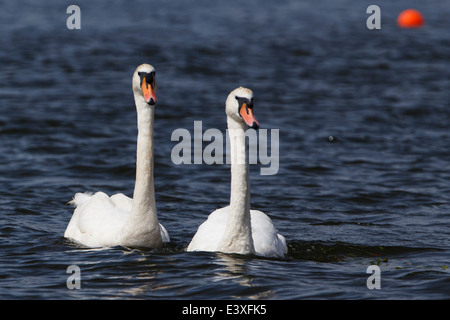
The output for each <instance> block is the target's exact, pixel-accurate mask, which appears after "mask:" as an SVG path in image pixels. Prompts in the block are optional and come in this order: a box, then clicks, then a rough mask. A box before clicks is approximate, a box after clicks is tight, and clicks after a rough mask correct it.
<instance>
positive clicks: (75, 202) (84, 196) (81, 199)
mask: <svg viewBox="0 0 450 320" xmlns="http://www.w3.org/2000/svg"><path fill="white" fill-rule="evenodd" d="M91 196H92V193H89V192H85V193H81V192H78V193H76V194H75V195H74V196H73V199H72V200H70V201H69V202H67V204H68V205H71V206H74V207H78V206H80V205H82V204H83V203H85V202H86V201H88V200H89V199H90V198H91Z"/></svg>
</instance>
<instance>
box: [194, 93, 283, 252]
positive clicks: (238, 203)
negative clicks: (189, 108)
mask: <svg viewBox="0 0 450 320" xmlns="http://www.w3.org/2000/svg"><path fill="white" fill-rule="evenodd" d="M226 113H227V123H228V132H229V135H230V151H231V196H230V205H229V206H226V207H224V208H221V209H217V210H215V211H214V212H213V213H211V214H210V215H209V217H208V219H207V220H206V221H205V222H203V224H201V225H200V227H199V228H198V230H197V233H196V234H195V235H194V237H193V238H192V241H191V242H190V244H189V246H188V248H187V251H218V252H223V253H238V254H255V255H258V256H264V257H278V258H281V257H284V256H285V254H286V253H287V246H286V239H285V238H284V237H283V236H282V235H280V234H278V233H277V230H276V228H275V227H274V225H273V223H272V221H271V219H270V218H269V217H268V216H267V215H266V214H265V213H263V212H261V211H258V210H250V180H249V173H248V159H247V154H246V141H245V130H246V129H247V126H249V127H251V128H254V129H257V128H258V127H259V123H258V121H257V120H256V118H255V116H254V114H253V92H252V91H251V90H250V89H247V88H243V87H239V88H237V89H235V90H233V91H232V92H231V93H230V94H229V95H228V98H227V101H226Z"/></svg>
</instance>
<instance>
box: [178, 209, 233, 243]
mask: <svg viewBox="0 0 450 320" xmlns="http://www.w3.org/2000/svg"><path fill="white" fill-rule="evenodd" d="M228 211H229V206H227V207H224V208H220V209H217V210H215V211H213V212H212V213H211V214H210V215H209V216H208V219H206V221H205V222H203V223H202V224H201V225H200V226H199V227H198V230H197V233H196V234H195V235H194V237H193V238H192V240H191V243H190V244H189V246H188V248H187V251H216V250H217V248H218V246H219V244H220V241H221V240H222V237H223V234H224V232H225V226H226V225H227V220H228Z"/></svg>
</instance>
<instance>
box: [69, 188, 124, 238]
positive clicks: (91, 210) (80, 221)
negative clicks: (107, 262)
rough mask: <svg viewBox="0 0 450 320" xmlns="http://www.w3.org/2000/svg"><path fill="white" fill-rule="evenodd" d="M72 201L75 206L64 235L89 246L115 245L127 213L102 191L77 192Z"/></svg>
mask: <svg viewBox="0 0 450 320" xmlns="http://www.w3.org/2000/svg"><path fill="white" fill-rule="evenodd" d="M80 195H81V196H80ZM73 202H74V204H75V205H76V206H77V207H76V209H75V211H74V213H73V216H72V219H71V220H70V222H69V225H68V226H67V229H66V231H65V233H64V236H65V237H66V238H71V239H73V240H75V241H77V242H79V243H81V244H84V245H86V246H89V247H97V246H105V243H108V244H109V245H115V243H116V242H117V241H118V239H117V235H118V234H119V231H120V229H121V228H122V226H123V224H124V222H125V220H126V219H127V217H128V213H127V212H126V211H124V210H122V209H121V208H119V207H117V206H116V205H115V203H114V202H113V201H112V200H111V198H110V197H108V195H106V194H105V193H103V192H97V193H95V194H94V195H92V196H89V195H85V194H79V195H76V196H75V198H74V200H73Z"/></svg>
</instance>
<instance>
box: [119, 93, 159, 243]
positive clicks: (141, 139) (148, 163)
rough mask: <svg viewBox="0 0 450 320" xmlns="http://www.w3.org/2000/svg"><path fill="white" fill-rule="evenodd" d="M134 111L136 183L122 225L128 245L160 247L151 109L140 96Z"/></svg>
mask: <svg viewBox="0 0 450 320" xmlns="http://www.w3.org/2000/svg"><path fill="white" fill-rule="evenodd" d="M135 103H136V109H137V125H138V136H137V152H136V155H137V156H136V183H135V186H134V193H133V206H132V209H131V213H130V217H129V219H128V220H127V223H126V224H125V226H124V236H126V237H127V238H128V239H130V240H129V241H127V242H131V243H129V244H128V243H127V244H128V245H130V246H131V245H133V242H134V241H135V244H137V245H139V244H142V243H143V242H145V243H146V244H147V245H148V246H152V247H157V246H160V245H161V244H162V238H161V233H160V228H159V222H158V217H157V213H156V204H155V187H154V182H153V122H154V106H150V105H148V104H147V103H146V102H145V101H144V99H143V97H142V96H140V95H137V94H135Z"/></svg>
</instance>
